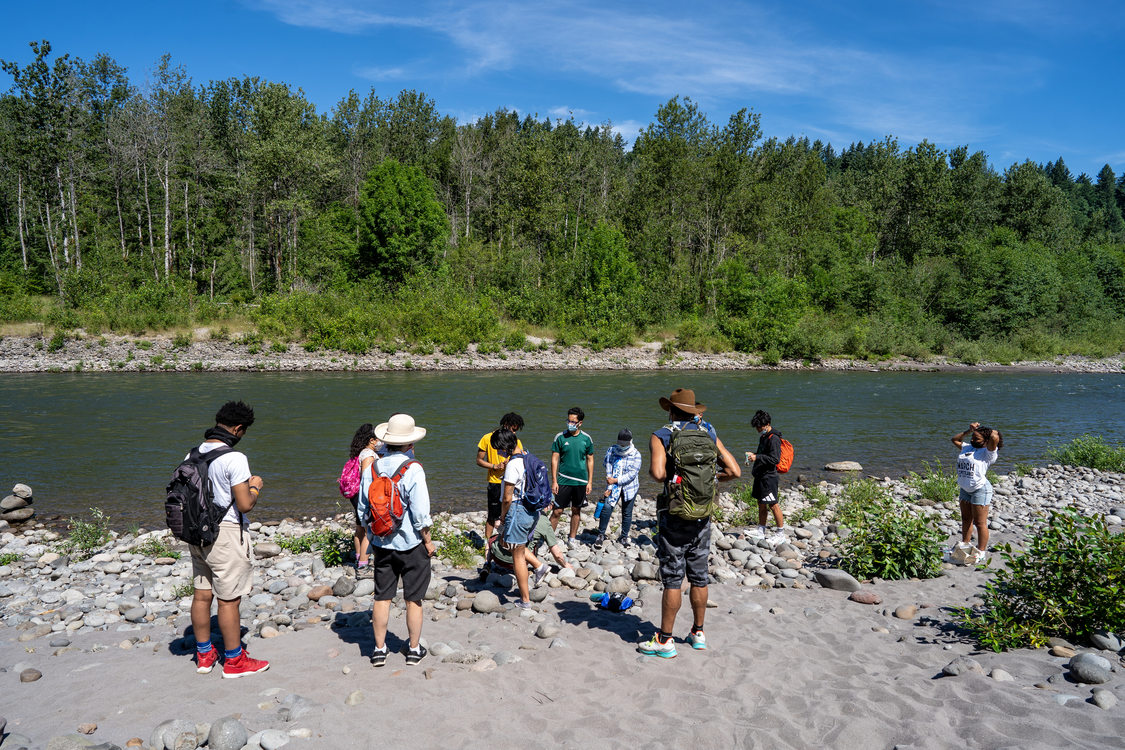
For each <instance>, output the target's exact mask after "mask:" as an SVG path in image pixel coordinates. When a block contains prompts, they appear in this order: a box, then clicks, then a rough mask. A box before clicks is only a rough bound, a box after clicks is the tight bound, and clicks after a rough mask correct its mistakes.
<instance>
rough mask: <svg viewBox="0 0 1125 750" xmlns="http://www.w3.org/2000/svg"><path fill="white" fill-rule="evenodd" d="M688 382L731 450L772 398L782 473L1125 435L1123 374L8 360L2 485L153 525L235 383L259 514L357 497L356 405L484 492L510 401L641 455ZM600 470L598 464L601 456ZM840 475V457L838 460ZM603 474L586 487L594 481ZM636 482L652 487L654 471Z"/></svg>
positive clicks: (327, 506) (896, 471) (63, 509)
mask: <svg viewBox="0 0 1125 750" xmlns="http://www.w3.org/2000/svg"><path fill="white" fill-rule="evenodd" d="M679 386H683V387H691V388H694V389H695V391H696V396H697V398H698V399H699V400H700V401H702V402H703V403H705V404H707V406H708V411H707V414H706V418H707V419H708V420H710V421H711V422H712V423H713V424H714V425H715V427H716V429H717V430H718V432H719V435H720V437H721V438H722V439H723V442H724V443H725V444H726V445H727V447H728V448H730V449H731V450H732V451H733V452H735V453H736V455H737V456H739V457H741V455H742V452H743V451H745V450H751V449H753V448H754V447H755V446H756V445H757V434H756V432H755V431H754V429H753V428H752V427H751V426H750V418H751V416H752V415H753V414H754V412H755V410H757V409H765V410H767V411H769V412H770V413H771V414H772V415H773V424H774V427H775V428H776V429H777V430H778V431H779V432H781V433H782V434H783V435H785V437H787V438H788V439H789V440H791V441H792V442H793V443H794V445H795V446H796V459H795V461H794V466H793V469H792V470H791V472H790V473H789V474H788V475H787V476H786V477H785V478H784V479H783V486H784V485H785V484H787V483H792V482H796V481H797V477H798V475H804V476H805V477H807V478H809V479H815V478H819V477H822V476H824V475H825V472H824V471H823V466H824V464H825V463H827V462H829V461H836V460H845V459H850V460H856V461H859V462H860V463H862V464H863V466H864V474H873V475H878V476H883V475H888V476H900V475H902V474H904V473H905V472H907V471H909V470H912V469H919V468H921V465H922V462H923V461H927V460H929V461H932V460H933V459H935V458H940V459H942V460H943V461H945V462H946V465H947V466H948V464H949V462H950V459H951V458H952V456H953V453H954V451H953V447H952V445H951V444H950V442H949V437H950V435H952V434H954V433H956V432H959V431H960V430H962V429H964V426H965V425H966V424H967V423H968V422H969V421H971V420H979V421H981V422H982V423H984V424H987V425H996V426H998V427H1000V428H1001V429H1002V430H1003V432H1004V439H1005V444H1006V446H1005V449H1004V450H1003V451H1002V452H1001V458H1000V462H999V464H998V465H997V467H996V469H997V470H998V471H999V472H1000V473H1007V472H1008V471H1010V470H1011V469H1012V468H1013V466H1014V464H1015V463H1016V462H1019V461H1026V462H1031V463H1036V462H1038V463H1044V462H1045V458H1044V452H1045V450H1046V449H1047V448H1048V446H1050V445H1060V444H1063V443H1066V442H1069V441H1070V440H1071V439H1072V438H1074V437H1076V436H1078V435H1081V434H1082V433H1084V432H1089V433H1092V434H1100V435H1102V436H1104V437H1105V438H1106V439H1107V440H1110V441H1113V442H1125V376H1123V375H1119V374H1057V373H975V372H953V373H950V372H942V373H929V372H911V373H905V372H801V371H797V372H793V371H784V372H762V371H740V372H730V371H723V372H681V373H675V372H630V371H625V372H622V371H596V372H582V371H579V372H558V371H530V372H528V371H522V372H475V373H465V372H391V373H382V372H380V373H177V374H171V373H117V374H92V373H85V374H83V373H77V374H32V375H12V374H5V375H0V491H4V490H7V489H8V488H9V487H11V485H12V484H14V483H16V482H23V483H25V484H28V485H31V487H32V488H33V489H34V491H35V502H36V507H37V509H38V511H39V513H40V514H41V515H43V514H47V515H50V514H63V515H71V514H85V513H87V511H88V509H89V508H91V507H97V508H101V509H102V510H103V511H104V512H105V513H106V514H107V515H109V516H110V518H111V519H112V524H113V525H114V526H115V527H124V526H125V525H127V524H132V523H138V524H146V525H150V526H151V525H156V524H158V523H159V522H160V521H161V519H162V517H163V516H162V513H163V490H164V485H165V484H166V483H167V481H168V478H169V476H170V475H171V472H172V470H173V468H175V465H176V464H177V463H178V461H179V460H180V459H181V458H182V457H183V455H184V454H185V453H186V452H187V450H188V449H189V448H190V447H191V446H192V445H193V444H197V443H198V442H199V441H200V440H201V439H202V434H203V430H204V429H206V428H207V427H209V426H210V425H211V424H212V422H213V417H214V413H215V411H216V409H217V408H218V406H219V405H220V404H222V403H223V402H224V401H226V400H228V399H232V398H233V399H242V400H244V401H246V402H247V403H249V404H251V405H252V406H253V407H254V409H255V412H256V417H257V421H256V422H255V423H254V426H253V427H252V428H251V429H250V431H249V433H248V434H247V437H246V438H244V439H243V441H242V443H240V445H239V450H243V451H244V452H245V453H246V454H247V455H248V456H249V459H250V467H251V469H252V470H253V471H254V472H255V473H257V474H260V475H261V476H262V477H263V478H264V480H265V490H264V492H263V493H262V499H261V501H260V502H259V505H258V509H256V511H255V514H254V515H255V517H257V518H259V519H269V518H281V517H284V516H304V515H310V516H323V515H327V514H331V513H335V512H339V511H341V510H344V509H350V506H349V505H348V503H347V501H346V500H344V499H343V498H341V497H340V496H339V493H338V492H337V490H336V478H337V476H339V471H340V467H341V465H342V464H343V462H344V460H345V459H346V458H347V448H348V444H349V442H350V440H351V436H352V433H353V432H354V431H355V429H356V427H358V426H359V425H360V424H361V423H363V422H367V421H369V422H372V423H376V424H377V423H378V422H381V421H385V420H386V418H387V417H388V416H389V415H390V414H392V413H394V412H407V413H409V414H412V415H413V416H414V417H415V418H416V420H417V422H418V424H419V425H421V426H423V427H426V428H427V429H428V430H429V434H428V435H427V437H426V438H425V439H424V440H422V441H421V442H419V443H418V446H417V455H418V458H419V459H420V460H421V461H422V462H423V464H424V466H425V468H426V474H427V476H428V478H429V482H430V491H431V496H432V498H433V503H434V506H435V508H436V509H438V510H469V509H481V510H483V508H484V485H485V472H484V470H483V469H480V468H478V467H477V466H476V464H475V457H476V444H477V441H478V440H479V439H480V437H481V435H483V434H484V433H486V432H488V431H490V430H492V429H493V427H494V426H495V425H496V423H497V421H498V420H499V417H500V416H501V415H502V414H504V413H505V412H507V411H516V412H519V413H520V414H521V415H522V416H523V418H524V420H525V422H526V425H527V426H526V427H525V429H524V431H523V433H521V438H522V439H523V442H524V445H525V446H526V447H527V448H528V449H529V450H531V451H532V452H533V453H535V454H537V455H538V456H539V457H540V458H542V459H544V460H545V461H549V458H550V446H551V441H552V440H553V438H554V436H555V434H556V433H557V432H558V431H559V430H560V429H562V428H563V426H564V425H565V422H566V410H567V408H568V407H570V406H580V407H582V408H583V409H584V410H585V412H586V421H585V424H584V425H583V428H584V429H585V430H586V431H587V432H589V433H590V434H591V436H592V437H593V438H594V442H595V450H596V454H595V455H596V459H597V462H598V463H596V466H599V465H600V459H601V455H602V453H603V451H604V449H605V448H606V446H607V445H608V444H609V443H610V442H612V441H613V440H615V439H616V436H617V432H618V430H619V429H620V428H622V427H629V428H630V429H631V430H632V431H633V433H634V435H636V436H637V437H636V442H637V445H638V447H639V448H641V451H642V453H643V454H645V468H646V470H647V466H648V455H647V454H648V450H647V441H648V435H649V434H650V433H651V432H652V431H653V430H654V429H656V428H658V427H660V426H661V425H662V424H663V423H664V422H665V421H666V420H665V415H664V414H663V413H662V412H661V411H660V408H659V406H658V404H657V400H658V399H659V397H660V396H667V395H668V394H669V393H670V392H671V391H672V390H673V389H674V388H676V387H679ZM595 476H597V474H596V473H595ZM837 476H838V475H837ZM599 486H600V485H599V483H597V482H595V488H596V489H597V488H598V487H599ZM642 489H643V490H648V491H651V490H652V489H653V487H652V485H651V483H649V484H648V485H647V486H646V487H643V488H642Z"/></svg>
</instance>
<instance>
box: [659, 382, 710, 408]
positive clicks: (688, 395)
mask: <svg viewBox="0 0 1125 750" xmlns="http://www.w3.org/2000/svg"><path fill="white" fill-rule="evenodd" d="M672 407H675V408H677V409H679V410H680V411H683V412H687V413H688V414H702V413H703V412H705V411H707V407H706V406H704V405H703V404H701V403H699V402H698V401H696V400H695V391H693V390H691V389H690V388H677V389H676V390H674V391H672V395H671V396H669V397H668V398H664V397H663V396H661V397H660V408H661V409H663V410H664V411H668V410H669V409H671V408H672Z"/></svg>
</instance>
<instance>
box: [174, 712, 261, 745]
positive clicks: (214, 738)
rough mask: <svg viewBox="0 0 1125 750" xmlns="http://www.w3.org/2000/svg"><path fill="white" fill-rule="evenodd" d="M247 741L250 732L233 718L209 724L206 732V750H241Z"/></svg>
mask: <svg viewBox="0 0 1125 750" xmlns="http://www.w3.org/2000/svg"><path fill="white" fill-rule="evenodd" d="M249 739H250V732H248V731H247V730H246V727H245V726H244V725H243V724H242V722H241V721H239V720H238V719H236V718H235V717H233V716H225V717H223V718H221V719H219V720H218V721H216V722H213V723H212V724H211V729H210V731H209V732H207V748H208V750H241V749H242V747H244V746H245V745H246V742H247V741H248V740H249ZM153 744H154V745H155V743H153Z"/></svg>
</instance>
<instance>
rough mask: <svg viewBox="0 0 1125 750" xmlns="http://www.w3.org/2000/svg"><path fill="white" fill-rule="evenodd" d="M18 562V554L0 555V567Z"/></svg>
mask: <svg viewBox="0 0 1125 750" xmlns="http://www.w3.org/2000/svg"><path fill="white" fill-rule="evenodd" d="M19 561H20V553H18V552H5V553H4V554H2V555H0V565H11V564H12V563H17V562H19Z"/></svg>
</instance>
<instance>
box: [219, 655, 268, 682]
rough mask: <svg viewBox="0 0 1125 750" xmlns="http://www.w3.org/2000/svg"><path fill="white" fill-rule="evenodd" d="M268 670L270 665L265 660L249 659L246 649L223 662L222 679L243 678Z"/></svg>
mask: <svg viewBox="0 0 1125 750" xmlns="http://www.w3.org/2000/svg"><path fill="white" fill-rule="evenodd" d="M269 668H270V663H269V662H268V661H266V660H265V659H251V658H250V654H248V653H246V649H242V653H241V654H239V655H238V656H236V657H235V658H233V659H227V660H226V661H225V662H223V679H227V678H230V679H234V678H235V677H245V676H246V675H248V674H257V673H258V672H265V671H266V670H267V669H269Z"/></svg>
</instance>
